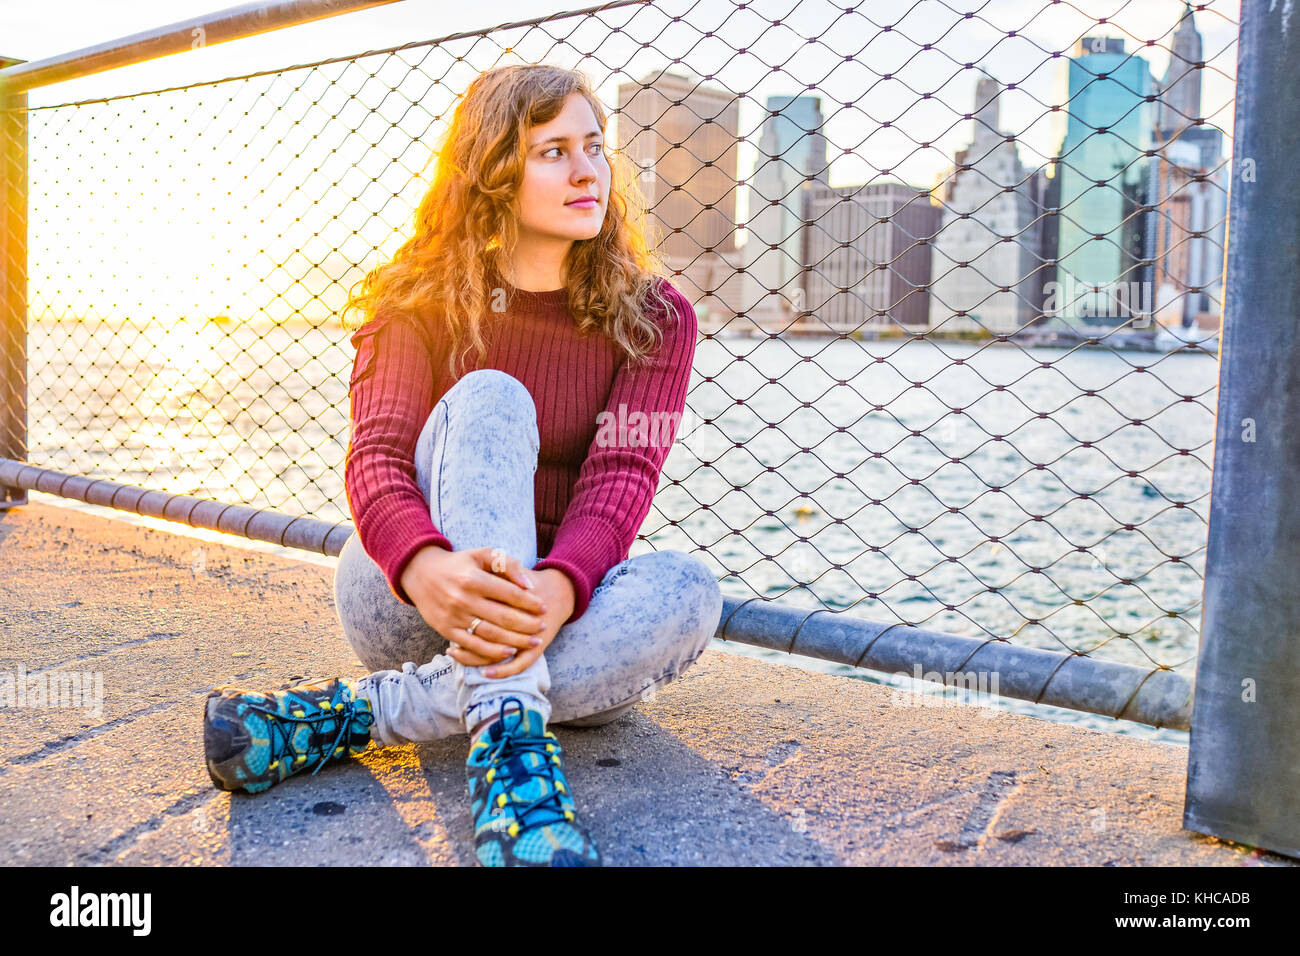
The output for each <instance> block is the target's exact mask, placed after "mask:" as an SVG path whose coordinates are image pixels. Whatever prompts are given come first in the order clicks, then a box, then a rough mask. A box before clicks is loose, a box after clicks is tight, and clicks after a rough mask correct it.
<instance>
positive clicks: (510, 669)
mask: <svg viewBox="0 0 1300 956" xmlns="http://www.w3.org/2000/svg"><path fill="white" fill-rule="evenodd" d="M541 653H542V649H541V648H540V647H535V648H533V649H532V650H528V651H520V652H519V653H518V654H516V655H515V657H514V660H510V661H506V662H504V663H501V664H498V663H495V662H494V663H493V664H492V666H491V669H490V673H489V674H488V676H489V677H493V678H496V677H510V676H512V675H514V674H518V673H521V672H522V671H524V670H525V669H526V668H528V667H530V666H531V665H532V663H533V662H534V661H535V660H537V658H538V657H540V656H541Z"/></svg>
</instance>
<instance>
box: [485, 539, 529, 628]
mask: <svg viewBox="0 0 1300 956" xmlns="http://www.w3.org/2000/svg"><path fill="white" fill-rule="evenodd" d="M487 570H488V571H490V572H491V575H490V577H489V578H488V581H490V582H491V583H490V584H489V583H488V582H476V583H481V587H482V589H483V593H484V594H485V595H487V596H488V597H492V598H495V599H496V600H498V601H501V602H502V603H503V604H511V605H514V606H515V607H519V608H523V609H524V610H527V611H532V612H533V613H534V614H540V613H542V612H543V611H544V610H545V609H546V607H545V604H544V603H543V601H542V600H541V598H540V597H539V596H538V595H537V594H535V593H534V592H533V579H532V578H531V577H530V576H529V575H528V572H527V571H526V570H525V568H524V566H523V564H522V563H521V562H520V561H519V560H517V559H516V558H513V557H511V556H510V555H509V554H507V553H506V552H504V551H502V550H501V549H500V548H492V549H491V551H490V552H489V557H488V564H487Z"/></svg>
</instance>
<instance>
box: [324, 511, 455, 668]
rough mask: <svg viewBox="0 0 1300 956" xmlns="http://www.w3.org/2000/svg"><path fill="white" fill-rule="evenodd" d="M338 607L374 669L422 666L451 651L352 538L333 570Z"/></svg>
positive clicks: (357, 650)
mask: <svg viewBox="0 0 1300 956" xmlns="http://www.w3.org/2000/svg"><path fill="white" fill-rule="evenodd" d="M334 607H335V610H336V611H337V613H338V617H339V623H340V624H341V625H342V626H343V634H344V636H345V637H346V638H347V641H348V644H349V645H351V647H352V650H353V651H354V652H355V653H356V655H357V659H358V660H360V661H361V663H362V665H363V666H365V667H367V668H369V669H370V670H372V671H376V670H396V669H398V668H400V667H401V666H402V665H403V664H404V663H406V662H407V661H413V662H414V663H416V664H424V663H426V662H428V661H431V660H433V658H434V657H436V656H438V655H439V654H442V653H443V652H445V651H446V649H447V640H446V638H444V637H443V636H442V635H440V634H439V633H438V632H437V631H435V630H434V629H433V628H431V627H430V626H429V624H428V622H427V621H425V619H424V618H423V617H421V616H420V612H419V611H417V610H416V609H415V608H413V607H411V606H410V605H409V604H403V603H402V602H401V601H399V600H398V599H397V597H396V596H395V595H394V594H393V592H392V589H391V588H390V587H389V586H388V579H387V578H386V577H384V573H383V571H382V570H381V569H380V568H379V565H377V564H375V562H374V561H373V560H371V558H370V556H369V555H367V554H366V552H365V550H364V549H363V548H362V547H361V541H360V539H359V538H358V537H357V536H356V535H355V534H354V535H352V536H351V537H350V538H348V540H347V541H346V542H344V544H343V549H342V551H341V552H340V553H339V563H338V567H337V569H336V570H335V572H334Z"/></svg>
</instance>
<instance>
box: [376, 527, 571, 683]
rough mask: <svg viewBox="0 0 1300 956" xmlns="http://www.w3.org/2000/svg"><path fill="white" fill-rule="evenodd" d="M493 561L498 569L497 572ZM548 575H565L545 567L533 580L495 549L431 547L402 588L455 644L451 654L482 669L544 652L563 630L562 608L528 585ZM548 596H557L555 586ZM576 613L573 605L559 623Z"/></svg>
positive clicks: (410, 568) (417, 559)
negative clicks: (535, 651) (556, 619)
mask: <svg viewBox="0 0 1300 956" xmlns="http://www.w3.org/2000/svg"><path fill="white" fill-rule="evenodd" d="M494 560H495V561H496V565H495V566H496V567H497V568H500V569H501V570H500V571H497V572H494V571H493V561H494ZM548 572H549V573H553V574H561V576H562V577H563V576H564V575H563V574H562V573H561V572H558V571H551V570H550V569H546V570H543V571H540V572H539V571H534V572H532V576H531V581H530V575H528V574H526V573H525V571H524V569H523V566H522V565H521V564H520V563H519V562H518V561H516V560H515V559H514V558H512V557H510V556H509V555H508V554H506V553H505V552H504V551H499V550H498V549H496V548H472V549H470V550H467V551H447V550H446V549H444V548H439V547H437V546H435V545H429V546H428V547H425V548H421V549H420V550H419V551H417V552H416V554H415V557H413V558H412V559H411V560H410V562H409V563H408V564H407V566H406V569H405V570H404V571H403V572H402V577H401V585H402V588H403V590H405V591H406V595H407V597H409V598H410V599H411V601H412V603H414V604H415V608H416V610H418V611H419V612H420V616H421V617H423V618H424V620H425V621H426V622H428V624H429V626H430V627H432V628H433V629H434V630H436V631H437V632H438V633H439V634H441V635H442V636H443V637H445V638H447V640H448V641H450V642H451V644H452V646H451V648H450V649H449V650H448V654H450V655H451V657H452V658H453V659H454V660H457V661H459V662H460V663H462V664H465V665H467V666H471V667H480V666H482V665H484V664H492V663H496V662H500V661H504V660H507V659H509V658H510V657H512V656H515V655H517V654H519V653H520V652H526V651H531V650H533V649H540V648H543V647H545V646H546V645H547V644H549V643H550V642H551V640H552V639H554V637H555V632H556V631H558V630H559V627H558V626H555V627H554V628H553V629H552V622H553V619H554V617H555V614H556V613H558V611H559V610H560V609H561V608H560V607H555V606H550V602H549V601H546V600H545V599H544V598H543V597H542V596H541V594H542V589H541V588H540V587H537V586H530V583H531V584H533V585H537V584H538V581H537V578H538V577H541V576H545V575H547V574H548ZM565 580H566V582H567V580H568V579H567V577H566V578H565ZM548 583H549V582H548ZM546 593H548V594H549V593H556V592H555V589H554V587H553V585H552V586H551V587H550V588H549V590H547V592H546ZM556 596H557V597H558V596H561V595H559V594H558V593H556ZM561 607H562V605H561ZM572 613H573V606H572V604H570V605H569V609H568V610H567V611H565V612H564V616H563V617H561V618H560V621H561V622H563V621H564V620H566V619H567V618H568V616H569V615H570V614H572ZM476 617H477V618H481V619H482V621H481V623H479V624H478V625H477V626H475V628H474V633H473V634H470V633H469V631H468V630H466V629H467V628H468V627H469V626H470V624H471V623H473V621H474V618H476ZM547 631H550V633H549V635H548V634H547V633H546V632H547ZM538 653H540V650H538ZM516 659H517V658H516ZM532 660H536V656H534V657H533V658H532ZM530 663H531V660H530ZM525 666H527V665H525ZM520 670H522V668H520Z"/></svg>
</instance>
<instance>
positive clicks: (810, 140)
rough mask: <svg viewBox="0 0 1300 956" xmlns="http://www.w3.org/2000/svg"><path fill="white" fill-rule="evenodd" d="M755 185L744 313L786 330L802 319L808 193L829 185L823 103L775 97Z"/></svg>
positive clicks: (751, 187)
mask: <svg viewBox="0 0 1300 956" xmlns="http://www.w3.org/2000/svg"><path fill="white" fill-rule="evenodd" d="M767 111H768V115H767V119H766V120H765V121H764V123H763V127H762V134H761V137H760V140H759V151H760V152H759V158H758V162H757V164H756V168H755V170H754V175H753V177H752V178H751V179H750V181H749V221H748V222H746V223H745V228H746V231H747V233H748V236H747V238H746V244H745V269H746V279H747V282H746V284H745V295H744V302H745V307H746V311H747V312H748V313H749V314H750V316H751V317H752V318H753V319H754V321H755V322H756V323H758V324H760V325H763V326H768V327H771V326H776V327H779V328H784V327H786V326H787V325H789V324H790V323H791V322H792V321H793V320H794V319H795V318H797V316H798V314H799V313H800V312H802V311H803V308H802V299H803V295H804V293H803V290H802V283H803V270H804V261H805V259H804V250H803V242H804V222H805V218H806V215H805V211H804V210H805V202H806V197H805V193H806V187H807V186H809V185H811V184H812V183H815V182H816V183H822V184H824V185H829V182H830V165H829V163H828V162H827V159H826V137H825V134H824V133H823V131H822V108H821V97H819V96H770V97H768V100H767Z"/></svg>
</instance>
